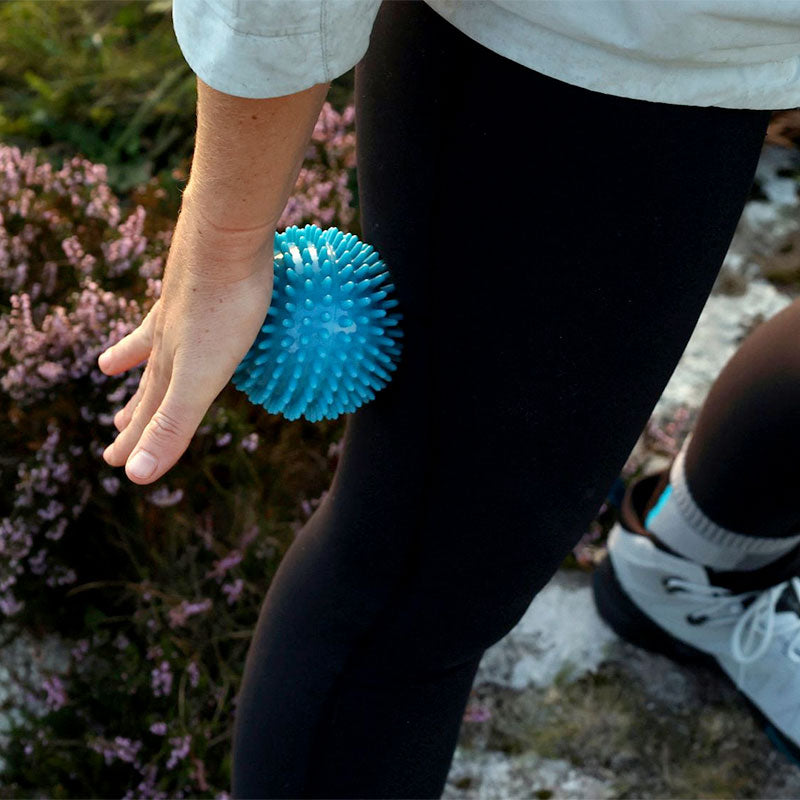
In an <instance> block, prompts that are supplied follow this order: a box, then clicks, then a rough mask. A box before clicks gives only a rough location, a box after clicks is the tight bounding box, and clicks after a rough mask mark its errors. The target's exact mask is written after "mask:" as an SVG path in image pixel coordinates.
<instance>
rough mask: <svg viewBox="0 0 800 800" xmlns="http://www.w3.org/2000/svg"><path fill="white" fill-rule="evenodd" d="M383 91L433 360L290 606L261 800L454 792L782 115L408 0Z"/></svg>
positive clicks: (413, 376) (362, 460) (396, 208)
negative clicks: (685, 92)
mask: <svg viewBox="0 0 800 800" xmlns="http://www.w3.org/2000/svg"><path fill="white" fill-rule="evenodd" d="M356 92H357V96H356V104H357V121H356V124H357V132H358V148H359V150H358V158H359V187H360V196H361V203H362V220H363V230H364V238H365V239H366V240H367V241H369V242H370V243H372V244H374V245H375V246H376V248H377V249H378V250H379V252H381V254H382V255H383V256H384V258H385V259H386V262H387V264H388V265H389V266H390V269H392V272H393V276H394V278H395V280H394V282H395V285H396V286H397V289H398V295H399V298H400V301H401V304H402V306H401V310H402V311H403V312H404V313H405V314H406V319H405V320H404V322H405V330H406V336H407V339H406V345H405V346H406V350H405V352H404V356H403V359H402V361H401V367H400V369H398V371H397V373H396V374H395V376H394V378H393V380H392V383H390V384H389V386H387V387H386V389H384V390H383V391H382V392H381V393H380V394H379V396H378V397H377V398H376V400H375V401H373V402H372V403H370V404H368V405H367V406H365V407H364V408H362V409H359V410H358V411H357V412H356V413H355V414H353V415H352V416H351V418H350V419H349V421H348V428H347V433H346V440H345V450H344V454H343V457H342V461H341V463H340V466H339V470H338V471H337V474H336V476H335V478H334V482H333V485H332V487H331V491H330V492H329V494H328V496H327V497H326V501H325V502H324V503H323V504H322V505H321V506H320V508H319V509H318V510H317V512H316V513H315V515H314V516H313V517H312V518H311V519H310V520H309V521H308V523H307V525H306V526H305V527H304V529H303V530H302V531H301V532H300V533H299V534H298V537H297V540H296V541H295V542H294V543H293V545H292V547H291V548H290V550H289V552H288V553H287V554H286V557H285V558H284V560H283V562H282V564H281V567H280V569H279V571H278V574H276V576H275V578H274V580H273V583H272V585H271V586H270V590H269V592H268V594H267V598H266V600H265V604H264V607H263V609H262V613H261V615H260V617H259V621H258V627H257V630H256V634H255V637H254V640H253V645H252V647H251V651H250V653H248V661H247V664H246V667H245V670H246V671H245V677H244V682H243V685H242V690H241V694H240V701H239V704H238V707H237V728H236V731H235V734H234V795H235V796H238V797H244V796H248V797H256V796H257V797H274V796H281V797H290V796H303V797H438V796H439V795H440V794H441V791H442V788H443V785H444V782H445V779H446V776H447V772H448V770H449V766H450V761H451V758H452V751H453V748H454V746H455V742H456V740H457V736H458V731H459V728H460V724H461V717H462V714H463V709H464V706H465V705H466V701H467V697H468V693H469V689H470V685H471V681H472V678H473V676H474V671H475V669H476V668H477V665H478V663H479V661H480V658H481V656H482V654H483V652H484V650H485V649H486V648H487V647H488V646H490V645H491V644H493V643H494V642H496V641H497V640H499V639H500V638H501V637H502V636H503V635H505V633H507V632H508V631H509V630H510V629H511V628H512V627H513V626H514V625H515V624H516V622H517V621H518V620H519V618H520V617H521V615H522V613H523V612H524V611H525V609H526V608H527V606H528V604H529V603H530V601H531V599H532V598H533V596H534V595H535V594H536V592H537V591H538V590H539V589H540V588H541V587H542V586H543V585H544V584H545V583H546V582H547V580H548V579H549V578H550V577H551V575H552V573H553V572H554V571H555V569H556V568H557V567H558V565H559V563H560V562H561V560H562V559H563V557H564V556H565V554H566V553H567V552H568V551H569V549H570V548H571V547H572V546H574V544H575V543H576V542H577V540H578V539H579V538H580V536H581V534H582V533H583V531H584V530H585V527H586V525H587V524H588V523H589V522H590V521H591V519H592V517H593V515H594V514H595V512H596V511H597V509H598V507H599V506H600V504H601V503H602V501H603V499H604V497H605V493H606V492H607V490H608V488H609V487H610V486H611V484H612V482H613V480H614V478H615V477H616V476H617V474H618V473H619V470H620V469H621V467H622V466H623V464H624V461H625V459H626V457H627V455H628V454H629V452H630V450H631V448H632V447H633V445H634V444H635V442H636V439H637V437H638V435H639V433H640V431H641V429H642V427H643V425H644V424H645V422H646V421H647V419H648V416H649V414H650V412H651V410H652V408H653V405H654V404H655V402H656V401H657V399H658V397H659V395H660V393H661V391H662V390H663V388H664V386H665V385H666V383H667V381H668V379H669V377H670V375H671V373H672V371H673V369H674V367H675V365H676V363H677V361H678V359H679V357H680V355H681V353H682V351H683V349H684V347H685V345H686V342H687V341H688V338H689V335H690V334H691V332H692V329H693V328H694V325H695V323H696V321H697V317H698V316H699V313H700V311H701V309H702V306H703V304H704V303H705V300H706V298H707V296H708V293H709V291H710V289H711V286H712V284H713V282H714V279H715V277H716V274H717V272H718V270H719V267H720V265H721V262H722V258H723V257H724V254H725V252H726V250H727V247H728V244H729V242H730V238H731V236H732V234H733V230H734V228H735V225H736V222H737V220H738V216H739V214H740V212H741V208H742V206H743V204H744V201H745V198H746V196H747V193H748V190H749V186H750V183H751V181H752V177H753V173H754V170H755V165H756V161H757V158H758V153H759V150H760V144H761V141H762V139H763V136H764V132H765V130H766V124H767V121H768V117H769V114H768V113H767V112H755V111H735V110H728V109H717V108H687V107H680V106H667V105H664V104H655V103H645V102H641V101H633V100H627V99H623V98H616V97H613V96H610V95H602V94H599V93H593V92H589V91H587V90H583V89H579V88H577V87H573V86H570V85H568V84H564V83H562V82H560V81H557V80H554V79H551V78H547V77H545V76H543V75H539V74H538V73H535V72H534V71H532V70H528V69H527V68H525V67H522V66H521V65H518V64H516V63H515V62H512V61H510V60H508V59H505V58H503V57H502V56H498V55H497V54H495V53H492V52H491V51H489V50H488V49H486V48H483V47H482V46H480V45H479V44H478V43H476V42H474V41H473V40H471V39H469V37H467V36H465V35H463V34H461V33H460V32H459V31H457V30H456V29H454V28H453V27H452V26H450V25H449V23H447V22H446V21H444V20H443V19H441V18H440V17H438V15H436V13H435V12H433V10H432V9H430V7H429V6H427V5H426V4H424V3H421V2H412V3H405V2H399V1H398V0H395V2H391V3H385V4H384V5H383V6H382V8H381V11H380V12H379V15H378V18H377V19H376V23H375V28H374V29H373V34H372V40H371V45H370V49H369V51H368V53H367V55H366V56H365V58H364V59H363V60H362V62H361V63H360V64H359V65H358V67H357V71H356ZM573 117H574V119H576V120H584V119H590V120H592V123H591V134H592V136H591V138H590V137H589V136H587V135H586V134H585V133H584V132H583V131H582V130H580V129H578V128H577V126H574V127H572V126H570V125H564V124H563V122H562V121H563V120H565V119H570V118H573ZM557 123H558V127H556V124H557ZM498 212H499V213H498ZM479 226H480V227H479ZM501 226H502V227H501ZM578 226H579V231H577V232H576V231H575V230H574V228H575V227H578ZM487 228H488V229H489V230H487ZM486 234H488V235H486ZM576 234H577V235H576ZM620 385H622V386H625V387H626V388H625V391H624V395H620V394H619V386H620Z"/></svg>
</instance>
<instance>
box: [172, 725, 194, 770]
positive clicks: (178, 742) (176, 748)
mask: <svg viewBox="0 0 800 800" xmlns="http://www.w3.org/2000/svg"><path fill="white" fill-rule="evenodd" d="M191 741H192V737H191V736H190V735H189V734H187V735H186V736H174V737H171V738H170V740H169V743H170V744H171V745H172V752H171V753H170V755H169V760H168V761H167V769H172V768H173V767H174V766H175V765H176V764H177V763H178V761H182V760H183V759H184V758H186V756H188V755H189V744H190V742H191Z"/></svg>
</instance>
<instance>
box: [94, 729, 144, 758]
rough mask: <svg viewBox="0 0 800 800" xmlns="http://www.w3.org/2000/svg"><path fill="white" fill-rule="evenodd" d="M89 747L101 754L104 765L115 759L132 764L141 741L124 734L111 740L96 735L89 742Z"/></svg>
mask: <svg viewBox="0 0 800 800" xmlns="http://www.w3.org/2000/svg"><path fill="white" fill-rule="evenodd" d="M89 747H90V749H92V750H94V751H95V752H96V753H100V754H101V755H102V756H103V759H104V760H105V762H106V765H108V764H111V763H112V762H113V761H115V760H117V759H119V760H120V761H125V762H127V763H129V764H133V763H135V761H136V754H137V753H138V752H139V750H140V749H141V747H142V742H141V741H139V740H138V739H137V740H135V741H132V740H131V739H127V738H125V737H124V736H115V737H114V741H113V742H109V741H108V740H107V739H104V738H103V737H97V738H96V739H94V740H93V741H91V742H90V743H89Z"/></svg>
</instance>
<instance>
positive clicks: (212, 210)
mask: <svg viewBox="0 0 800 800" xmlns="http://www.w3.org/2000/svg"><path fill="white" fill-rule="evenodd" d="M241 201H242V203H243V204H244V202H245V198H242V200H241ZM180 215H181V216H183V215H187V216H188V217H190V218H191V219H192V221H193V223H194V225H195V226H196V227H201V228H203V229H205V230H206V231H207V232H208V234H209V235H213V236H219V237H223V238H225V239H230V240H231V241H236V242H241V243H242V244H243V245H247V244H250V245H252V246H254V247H256V248H258V247H262V246H263V245H264V244H266V243H267V242H272V240H273V239H274V238H275V230H276V226H277V222H278V220H277V219H271V218H266V219H264V221H263V222H262V221H260V220H259V221H254V219H253V215H252V213H251V214H250V219H246V218H243V217H242V215H237V216H234V214H232V213H231V211H230V209H229V208H226V207H223V206H222V205H221V204H220V202H219V199H218V198H215V197H210V196H208V194H207V193H205V192H202V191H198V190H197V189H196V188H195V186H194V185H193V184H192V181H191V180H189V183H188V184H187V185H186V188H185V189H184V190H183V195H182V198H181V209H180Z"/></svg>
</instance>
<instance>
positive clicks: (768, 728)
mask: <svg viewBox="0 0 800 800" xmlns="http://www.w3.org/2000/svg"><path fill="white" fill-rule="evenodd" d="M592 590H593V595H594V601H595V606H596V607H597V611H598V613H599V614H600V616H601V617H602V618H603V620H605V622H606V623H607V624H608V625H609V627H611V629H612V630H613V631H614V632H615V633H616V634H617V635H618V636H620V637H621V638H622V639H625V641H627V642H630V643H631V644H633V645H636V646H637V647H641V648H644V649H645V650H649V651H650V652H651V653H660V654H661V655H664V656H667V657H668V658H670V659H672V660H673V661H675V662H676V663H678V664H682V665H686V664H699V665H701V666H705V667H708V668H710V669H711V670H713V671H714V672H715V673H717V674H718V675H722V677H724V678H725V679H726V680H727V681H728V682H729V683H730V684H731V686H733V687H734V688H735V689H736V691H737V692H738V694H739V696H740V697H742V698H743V699H744V700H745V701H746V703H747V705H748V707H749V708H750V710H751V711H752V712H753V714H754V716H755V718H756V719H757V720H758V721H759V723H760V725H761V727H762V729H763V730H764V732H765V733H766V735H767V737H768V738H769V740H770V741H771V742H772V744H773V745H774V746H775V748H776V749H777V750H779V751H780V752H781V753H783V755H784V756H786V757H787V758H788V759H789V760H790V761H792V762H793V763H794V764H796V765H797V766H800V747H799V746H798V745H796V744H795V743H794V742H793V741H791V740H790V739H788V738H787V737H786V736H785V735H784V734H783V733H781V731H779V730H778V729H777V728H776V727H775V726H774V725H773V724H772V723H771V722H770V721H769V719H768V718H767V717H766V715H765V714H764V712H763V711H762V710H761V709H760V708H759V707H758V706H757V705H756V704H755V703H754V702H753V701H752V700H751V699H750V698H749V697H748V696H747V695H746V694H745V693H744V692H742V691H741V690H740V689H739V688H738V687H737V686H736V684H735V683H734V681H733V680H732V679H731V677H730V675H728V673H727V672H725V670H724V669H723V668H722V667H721V666H720V664H719V662H718V661H717V659H716V658H714V656H712V655H710V654H709V653H705V652H703V651H702V650H698V649H697V648H696V647H693V646H692V645H690V644H686V642H682V641H680V639H677V638H676V637H674V636H673V635H672V634H671V633H669V631H666V630H664V628H662V627H661V626H660V625H658V624H657V623H656V622H654V621H653V620H652V619H650V617H648V616H647V614H645V613H644V611H642V610H641V609H640V608H639V607H638V606H637V605H636V604H635V603H634V602H633V600H631V598H630V597H629V595H628V593H627V592H626V591H625V589H623V587H622V584H621V583H620V582H619V579H618V578H617V574H616V572H615V571H614V566H613V565H612V563H611V559H610V558H608V557H606V558H604V559H603V560H602V561H601V562H600V564H598V565H597V567H596V568H595V569H594V572H593V574H592Z"/></svg>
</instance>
